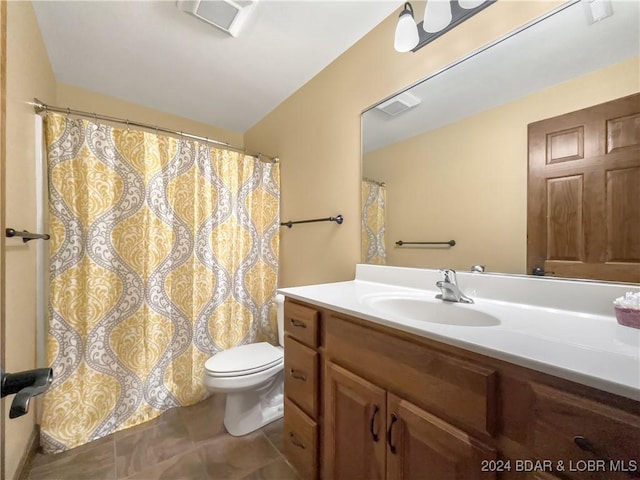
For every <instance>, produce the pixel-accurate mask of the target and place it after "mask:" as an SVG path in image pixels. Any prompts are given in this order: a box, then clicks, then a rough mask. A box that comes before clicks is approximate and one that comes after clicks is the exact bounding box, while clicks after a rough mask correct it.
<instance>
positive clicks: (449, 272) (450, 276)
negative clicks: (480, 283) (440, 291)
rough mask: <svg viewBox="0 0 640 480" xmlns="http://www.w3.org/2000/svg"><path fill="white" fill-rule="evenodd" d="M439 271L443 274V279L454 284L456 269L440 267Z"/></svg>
mask: <svg viewBox="0 0 640 480" xmlns="http://www.w3.org/2000/svg"><path fill="white" fill-rule="evenodd" d="M440 271H441V272H442V274H443V275H444V281H445V282H449V283H453V284H454V285H455V284H456V271H455V270H453V269H451V268H441V269H440Z"/></svg>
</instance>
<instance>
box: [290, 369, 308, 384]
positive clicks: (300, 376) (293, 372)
mask: <svg viewBox="0 0 640 480" xmlns="http://www.w3.org/2000/svg"><path fill="white" fill-rule="evenodd" d="M289 375H291V377H292V378H293V379H295V380H300V381H301V382H306V381H307V376H306V375H304V374H302V373H299V372H298V371H297V370H295V369H293V368H291V369H290V370H289Z"/></svg>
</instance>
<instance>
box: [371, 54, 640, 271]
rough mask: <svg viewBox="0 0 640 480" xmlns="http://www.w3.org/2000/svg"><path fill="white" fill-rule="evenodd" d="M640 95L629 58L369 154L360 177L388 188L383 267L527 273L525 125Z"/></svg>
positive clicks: (636, 68)
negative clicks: (433, 244) (445, 244)
mask: <svg viewBox="0 0 640 480" xmlns="http://www.w3.org/2000/svg"><path fill="white" fill-rule="evenodd" d="M639 88H640V59H639V58H634V59H631V60H628V61H626V62H623V63H620V64H617V65H614V66H612V67H609V68H606V69H604V70H601V71H598V72H594V73H591V74H589V75H585V76H583V77H580V78H578V79H574V80H572V81H569V82H566V83H563V84H560V85H557V86H554V87H552V88H548V89H546V90H543V91H541V92H538V93H535V94H532V95H529V96H527V97H524V98H521V99H519V100H516V101H514V102H511V103H509V104H507V105H503V106H501V107H498V108H494V109H492V110H488V111H486V112H483V113H481V114H478V115H475V116H473V117H469V118H467V119H464V120H462V121H460V122H457V123H455V124H452V125H448V126H445V127H442V128H439V129H436V130H432V131H430V132H428V133H424V134H421V135H417V136H415V137H413V138H410V139H407V140H405V141H402V142H398V143H396V144H394V145H390V146H388V147H385V148H382V149H379V150H377V151H374V152H370V153H368V154H366V155H365V156H364V160H363V175H364V176H366V177H369V178H373V179H376V180H379V181H384V182H386V183H387V237H386V241H387V260H388V264H389V265H397V266H421V267H430V268H438V267H442V266H447V267H451V268H455V269H460V270H468V269H469V268H470V267H471V265H477V264H481V265H486V266H487V270H488V271H494V272H508V273H525V270H526V231H527V221H526V220H527V125H528V124H529V123H532V122H536V121H538V120H543V119H545V118H549V117H553V116H556V115H561V114H563V113H568V112H571V111H574V110H579V109H581V108H585V107H588V106H591V105H595V104H598V103H602V102H606V101H608V100H613V99H615V98H619V97H623V96H626V95H630V94H632V93H636V92H637V91H638V89H639ZM450 239H455V240H456V242H457V244H456V246H455V247H454V248H446V249H444V250H442V249H440V248H437V249H436V248H432V249H425V248H420V249H416V248H411V247H403V248H398V247H396V246H395V245H394V244H395V242H396V241H397V240H405V241H410V240H414V241H440V240H445V241H446V240H450Z"/></svg>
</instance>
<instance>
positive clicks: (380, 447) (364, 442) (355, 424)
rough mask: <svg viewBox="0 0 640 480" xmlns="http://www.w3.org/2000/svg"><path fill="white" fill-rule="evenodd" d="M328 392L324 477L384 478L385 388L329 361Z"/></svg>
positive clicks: (336, 479) (335, 479)
mask: <svg viewBox="0 0 640 480" xmlns="http://www.w3.org/2000/svg"><path fill="white" fill-rule="evenodd" d="M324 395H325V397H324V398H325V403H324V407H325V410H324V415H325V417H324V426H325V430H324V433H323V435H324V452H323V457H324V469H323V478H330V479H333V480H358V479H362V480H376V479H383V478H384V474H385V467H384V465H385V435H384V434H385V425H384V420H385V417H386V408H385V406H386V405H385V402H386V393H385V391H384V390H383V389H382V388H380V387H378V386H376V385H374V384H372V383H371V382H368V381H367V380H365V379H363V378H361V377H359V376H357V375H355V374H353V373H351V372H349V371H347V370H345V369H344V368H341V367H339V366H337V365H335V364H333V363H330V362H327V363H326V367H325V388H324Z"/></svg>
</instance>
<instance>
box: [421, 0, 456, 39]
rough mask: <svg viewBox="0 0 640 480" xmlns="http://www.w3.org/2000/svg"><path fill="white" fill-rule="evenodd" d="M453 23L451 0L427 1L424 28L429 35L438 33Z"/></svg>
mask: <svg viewBox="0 0 640 480" xmlns="http://www.w3.org/2000/svg"><path fill="white" fill-rule="evenodd" d="M450 23H451V4H450V3H449V0H427V6H426V7H425V9H424V22H423V23H422V28H424V31H425V32H427V33H436V32H439V31H440V30H443V29H444V28H446V26H447V25H449V24H450Z"/></svg>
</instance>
